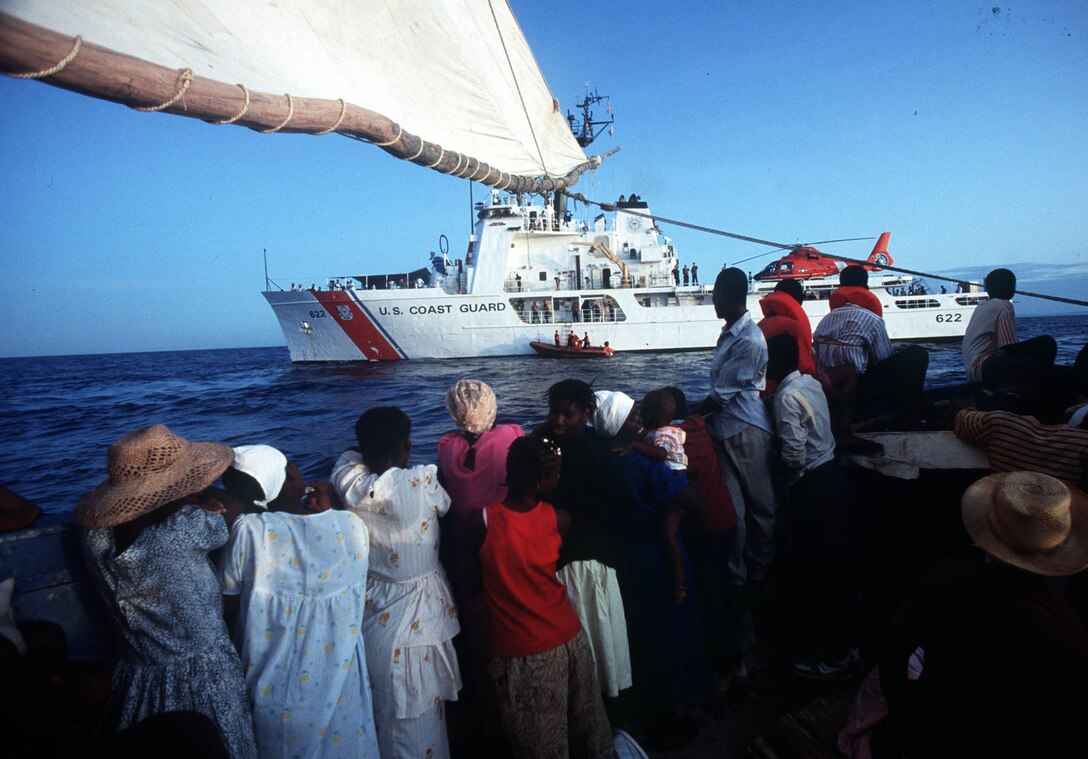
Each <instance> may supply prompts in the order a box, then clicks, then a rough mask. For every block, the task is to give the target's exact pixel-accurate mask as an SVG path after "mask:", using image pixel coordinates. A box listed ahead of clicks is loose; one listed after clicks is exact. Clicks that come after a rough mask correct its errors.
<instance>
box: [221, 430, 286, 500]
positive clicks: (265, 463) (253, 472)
mask: <svg viewBox="0 0 1088 759" xmlns="http://www.w3.org/2000/svg"><path fill="white" fill-rule="evenodd" d="M231 467H233V468H234V469H237V470H238V471H239V472H242V473H244V474H248V475H249V476H250V477H252V478H253V479H255V480H256V481H257V484H258V485H260V486H261V490H263V491H264V500H263V501H254V502H253V503H254V504H256V505H257V506H266V507H267V506H268V502H269V501H274V500H276V496H278V495H279V494H280V490H281V489H282V488H283V483H284V482H286V481H287V457H286V456H284V455H283V454H282V453H280V452H279V451H278V450H276V449H275V448H273V447H272V446H270V445H239V446H237V447H236V448H235V449H234V463H233V464H231Z"/></svg>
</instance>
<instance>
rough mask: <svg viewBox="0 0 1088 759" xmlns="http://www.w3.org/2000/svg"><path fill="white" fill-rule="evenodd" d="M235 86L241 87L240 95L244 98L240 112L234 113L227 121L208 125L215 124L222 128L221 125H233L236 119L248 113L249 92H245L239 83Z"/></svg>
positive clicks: (244, 87)
mask: <svg viewBox="0 0 1088 759" xmlns="http://www.w3.org/2000/svg"><path fill="white" fill-rule="evenodd" d="M235 86H236V87H241V88H242V95H244V96H245V102H244V103H242V110H240V111H238V113H236V114H235V115H234V116H232V117H231V118H229V119H223V120H222V121H212V122H210V123H212V124H216V125H218V126H222V125H223V124H233V123H234V122H235V121H238V119H240V118H242V117H243V116H245V115H246V113H247V112H248V111H249V90H247V89H246V86H245V85H244V84H241V83H239V84H237V85H235Z"/></svg>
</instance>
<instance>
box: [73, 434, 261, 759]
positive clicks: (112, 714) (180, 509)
mask: <svg viewBox="0 0 1088 759" xmlns="http://www.w3.org/2000/svg"><path fill="white" fill-rule="evenodd" d="M233 458H234V454H233V452H232V451H231V449H230V448H228V447H227V446H225V445H220V444H218V443H191V442H189V441H188V440H185V439H184V438H182V437H179V436H177V435H175V434H173V433H172V432H170V430H169V429H167V428H166V427H165V426H163V425H161V424H156V425H152V426H150V427H144V428H142V429H139V430H136V431H135V432H130V433H129V434H127V435H125V436H124V437H122V438H120V439H119V440H117V441H115V442H114V443H113V444H112V445H110V448H109V453H108V456H107V461H108V464H107V468H108V470H109V479H108V480H106V481H105V482H103V483H102V484H101V485H99V486H98V487H97V488H96V489H95V490H94V492H92V493H91V494H90V495H88V496H87V497H86V498H84V499H83V500H82V501H81V502H80V504H79V508H77V509H76V521H77V522H78V523H79V525H80V527H81V528H83V529H82V530H81V538H82V542H83V555H84V559H85V560H86V563H87V568H88V570H89V574H90V578H91V582H92V584H93V585H94V587H95V590H97V591H98V594H99V596H100V597H101V599H102V601H103V604H104V606H105V609H106V613H107V616H108V617H109V619H110V622H111V626H112V627H113V629H114V633H115V636H116V642H117V646H116V654H117V660H116V662H115V663H114V667H113V676H112V685H113V688H112V693H111V695H110V703H109V706H108V708H107V714H106V717H105V727H106V729H107V730H109V729H117V730H123V729H124V728H127V727H130V726H132V725H135V724H136V723H137V722H140V721H142V720H144V719H146V718H147V717H151V716H153V715H157V714H163V713H165V712H176V711H196V712H200V713H201V714H203V715H205V716H206V717H208V718H209V719H211V721H212V722H214V723H215V725H216V727H217V728H218V729H219V733H220V737H221V738H222V740H223V745H224V747H225V748H226V750H227V753H228V754H229V755H230V756H231V757H232V758H233V759H248V758H250V757H256V756H257V747H256V744H255V743H254V739H253V722H252V719H251V717H250V712H249V704H248V702H247V700H246V686H245V681H244V680H243V679H242V663H241V662H240V661H239V659H238V653H237V652H236V651H235V650H234V646H233V645H231V642H230V636H229V635H228V634H227V627H226V624H225V623H224V621H223V603H222V597H221V596H220V594H219V581H218V579H217V578H216V576H215V571H214V569H213V568H212V564H211V562H210V561H209V560H208V553H209V552H210V551H213V550H215V549H217V548H219V547H220V546H222V545H223V544H224V543H226V542H227V536H228V532H227V525H226V522H224V521H223V517H222V515H221V513H217V512H221V510H222V505H221V504H218V503H217V502H214V501H212V500H211V499H210V498H209V497H208V494H207V488H208V486H209V485H211V483H212V482H214V481H215V479H216V478H217V477H219V475H220V474H222V473H223V470H225V469H226V468H227V467H228V466H229V465H230V463H231V459H233ZM201 505H205V506H206V507H207V508H201Z"/></svg>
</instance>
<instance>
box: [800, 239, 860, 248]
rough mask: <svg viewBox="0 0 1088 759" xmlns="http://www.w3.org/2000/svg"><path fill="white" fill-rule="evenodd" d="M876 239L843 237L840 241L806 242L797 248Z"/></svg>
mask: <svg viewBox="0 0 1088 759" xmlns="http://www.w3.org/2000/svg"><path fill="white" fill-rule="evenodd" d="M875 239H876V238H875V237H843V238H842V239H839V240H819V241H817V242H806V243H802V244H801V245H795V246H794V247H795V248H803V247H804V246H805V245H830V244H831V243H833V242H855V241H857V240H875Z"/></svg>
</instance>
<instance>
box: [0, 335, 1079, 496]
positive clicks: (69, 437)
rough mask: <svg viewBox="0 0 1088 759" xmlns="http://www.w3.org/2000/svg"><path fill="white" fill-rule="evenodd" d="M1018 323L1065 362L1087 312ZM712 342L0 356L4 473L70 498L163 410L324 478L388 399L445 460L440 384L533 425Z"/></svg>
mask: <svg viewBox="0 0 1088 759" xmlns="http://www.w3.org/2000/svg"><path fill="white" fill-rule="evenodd" d="M1017 330H1018V332H1019V334H1020V336H1021V338H1027V337H1032V336H1034V335H1039V334H1044V333H1045V334H1051V335H1053V336H1054V337H1055V338H1056V339H1057V340H1058V343H1059V356H1058V360H1059V362H1062V363H1067V364H1068V363H1072V361H1073V359H1074V357H1075V356H1076V353H1077V351H1078V350H1080V348H1081V347H1082V346H1083V345H1084V344H1085V342H1086V341H1088V316H1065V317H1036V318H1022V319H1019V320H1018V321H1017ZM926 347H927V348H928V349H929V350H930V368H929V375H928V378H927V383H928V385H929V386H931V387H936V386H942V385H949V384H955V383H959V382H962V381H963V373H962V363H961V357H960V345H959V343H958V342H953V343H934V344H927V345H926ZM711 355H712V354H711V352H710V351H698V352H690V353H640V354H618V355H616V356H614V357H613V358H611V359H605V360H579V359H545V358H539V357H536V356H523V357H512V358H488V359H464V360H461V359H459V360H449V361H434V360H413V361H403V362H394V363H382V364H366V363H363V364H305V365H296V364H292V363H291V362H290V360H289V358H288V355H287V349H286V348H282V347H276V348H246V349H236V350H214V351H176V352H163V353H124V354H108V355H94V356H57V357H46V358H7V359H0V372H2V374H3V376H4V377H5V379H6V383H5V384H6V386H7V388H8V389H7V390H6V391H5V392H4V394H3V398H2V400H0V425H2V428H3V430H4V433H3V436H2V441H3V443H2V448H0V484H3V485H6V486H7V487H9V488H11V489H12V490H14V491H15V492H17V493H20V494H21V495H24V496H26V497H27V498H30V499H31V500H33V501H35V502H37V503H38V504H39V505H40V506H42V508H44V509H46V510H47V511H51V512H65V511H70V510H72V509H74V508H75V505H76V504H77V503H78V501H79V499H80V498H81V497H82V496H83V495H84V494H85V493H87V492H88V491H90V490H91V489H92V488H93V487H94V486H95V485H97V484H98V483H99V482H100V481H101V480H103V479H104V478H105V476H106V448H107V446H108V445H109V443H110V442H111V441H113V440H115V439H117V438H118V437H120V436H121V435H123V434H125V433H126V432H129V431H131V430H134V429H136V428H138V427H141V426H144V425H147V424H154V423H162V424H166V425H167V426H168V427H170V429H172V430H173V431H174V432H176V433H178V434H180V435H183V436H185V437H187V438H189V439H190V440H213V441H218V442H223V443H227V444H229V445H242V444H247V443H267V444H270V445H274V446H276V447H277V448H279V449H281V450H282V451H284V453H286V454H287V456H288V458H289V459H291V460H292V461H294V462H295V463H296V464H298V466H299V468H300V469H301V470H302V472H303V474H304V475H306V476H307V477H308V478H311V479H324V478H327V477H328V475H329V473H330V471H331V469H332V465H333V463H334V462H335V460H336V458H337V456H339V454H340V453H341V452H342V451H343V450H344V449H345V448H347V447H349V446H351V445H354V432H353V427H354V424H355V420H356V419H357V418H358V416H359V414H360V413H362V412H363V411H364V410H366V409H367V408H369V407H371V406H379V405H390V404H392V405H398V406H400V407H402V408H403V409H404V410H405V412H406V413H407V414H408V416H409V417H411V419H412V423H413V431H412V440H413V443H414V446H415V447H414V448H413V449H412V462H413V463H425V462H429V461H434V460H435V446H436V444H437V442H438V439H439V438H440V437H441V436H442V434H443V433H445V432H446V431H448V430H449V429H451V428H452V423H451V422H450V419H449V416H448V415H447V413H446V410H445V406H444V398H445V392H446V390H447V389H448V388H449V386H450V385H452V384H453V383H454V382H456V381H457V380H458V379H462V378H467V377H474V378H478V379H482V380H484V381H486V382H487V383H488V384H490V385H491V386H492V387H493V388H494V389H495V392H496V394H497V395H498V398H499V420H500V421H513V422H519V423H521V424H523V425H533V424H535V423H537V422H539V421H541V420H542V419H543V418H544V416H545V414H546V410H547V409H546V405H545V403H544V400H543V396H544V391H545V390H546V389H547V388H548V386H549V385H551V384H552V383H553V382H556V381H558V380H561V379H566V378H568V377H577V378H580V379H584V380H586V381H588V382H591V383H593V385H594V386H595V387H597V388H601V389H609V390H623V391H625V392H627V393H628V394H630V395H632V396H633V397H634V398H636V399H639V398H641V397H642V396H643V395H645V394H646V393H647V392H648V391H650V390H652V389H654V388H657V387H662V386H664V385H675V386H677V387H680V388H681V389H683V390H684V391H685V392H686V393H687V395H688V397H689V399H692V401H699V400H701V399H702V398H703V397H704V396H705V395H706V389H707V371H708V366H709V363H710V358H711Z"/></svg>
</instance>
